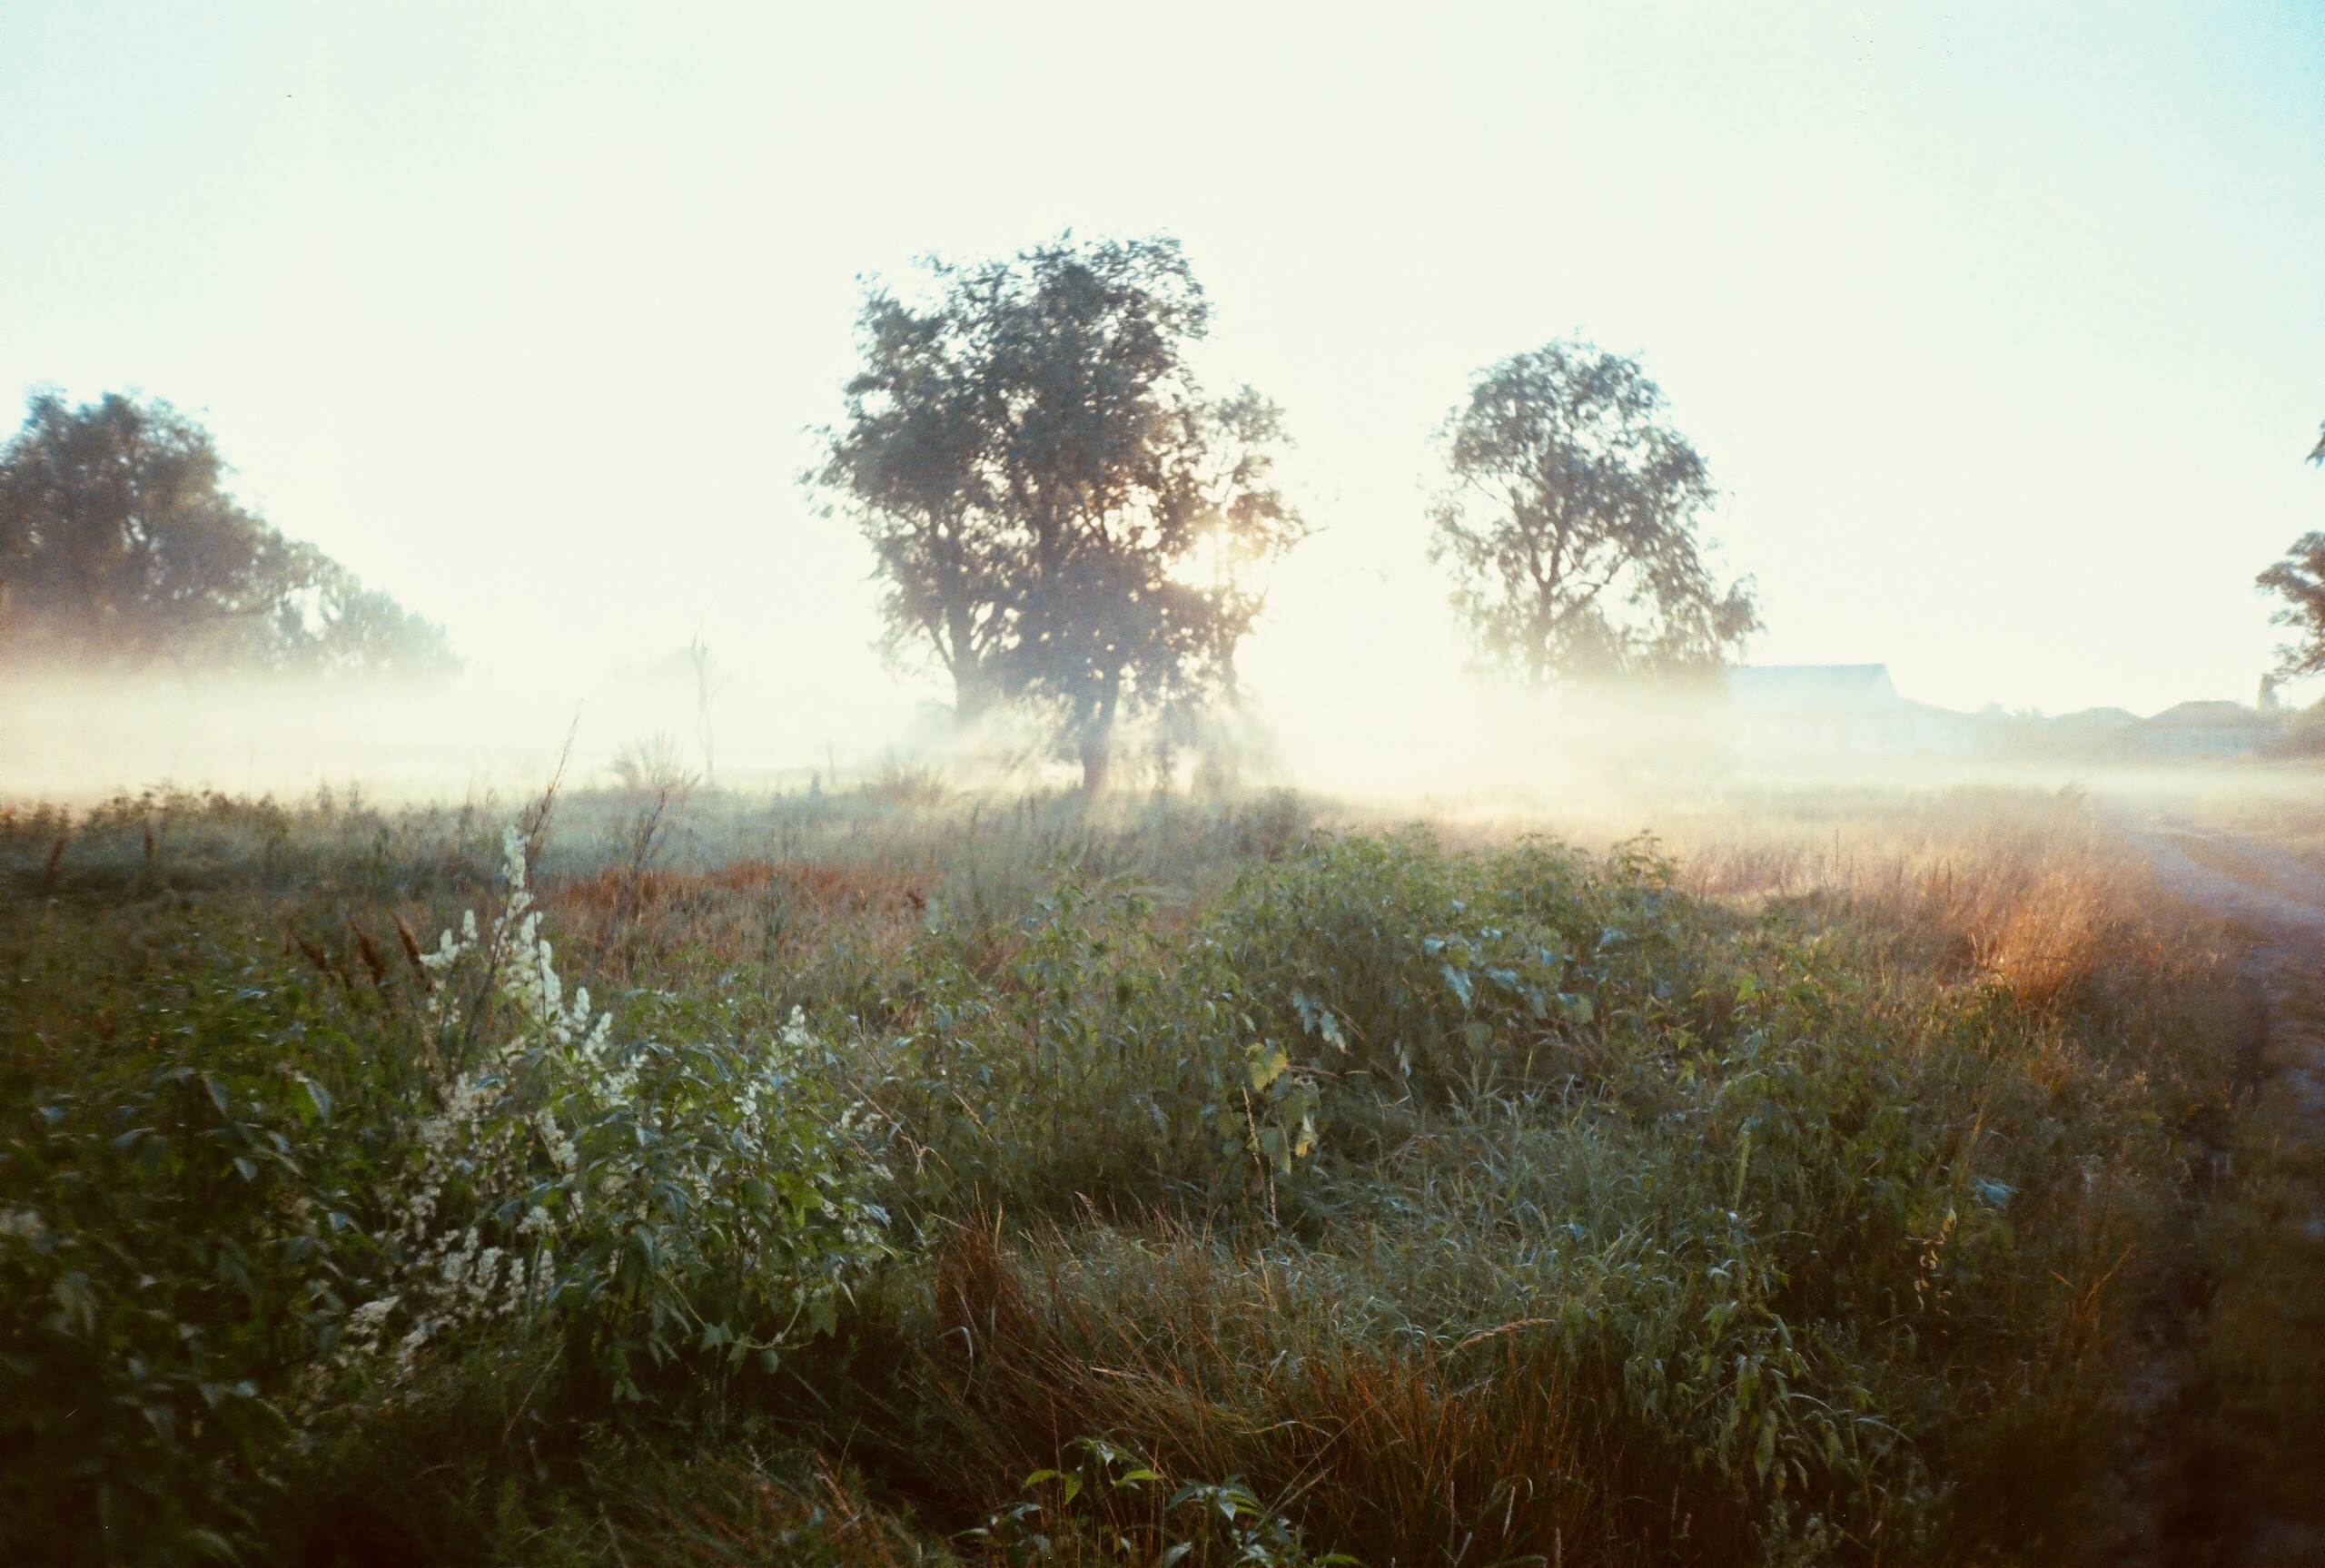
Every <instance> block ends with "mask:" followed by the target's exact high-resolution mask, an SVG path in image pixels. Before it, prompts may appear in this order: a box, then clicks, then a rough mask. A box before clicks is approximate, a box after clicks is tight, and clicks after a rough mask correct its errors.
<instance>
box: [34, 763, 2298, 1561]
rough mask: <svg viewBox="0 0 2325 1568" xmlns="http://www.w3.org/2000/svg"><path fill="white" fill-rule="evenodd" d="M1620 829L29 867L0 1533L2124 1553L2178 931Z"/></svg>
mask: <svg viewBox="0 0 2325 1568" xmlns="http://www.w3.org/2000/svg"><path fill="white" fill-rule="evenodd" d="M1627 812H1628V808H1625V810H1624V811H1619V812H1615V813H1612V814H1608V815H1606V816H1603V817H1598V818H1593V817H1590V816H1587V815H1578V816H1574V817H1571V818H1569V819H1568V820H1567V821H1565V822H1563V823H1550V824H1546V823H1541V822H1530V823H1529V822H1519V821H1515V820H1507V821H1505V820H1484V819H1480V818H1476V817H1469V818H1451V817H1449V818H1445V819H1442V820H1440V821H1438V822H1437V823H1436V824H1435V825H1410V824H1406V823H1399V822H1396V821H1393V820H1391V821H1373V820H1370V818H1369V817H1368V816H1367V815H1366V814H1363V813H1361V812H1359V811H1357V810H1355V809H1353V808H1345V807H1336V806H1332V805H1330V804H1327V803H1319V802H1314V801H1310V800H1305V799H1301V798H1299V797H1294V796H1291V795H1289V794H1274V795H1256V796H1252V797H1249V798H1243V799H1240V800H1232V801H1225V802H1216V803H1210V804H1194V803H1186V802H1178V801H1168V800H1158V801H1154V802H1152V803H1144V802H1142V803H1138V804H1127V803H1114V804H1106V803H1098V804H1090V803H1088V802H1085V801H1083V800H1080V799H1075V798H1056V797H1036V798H1027V799H1018V800H994V799H984V798H976V797H967V796H947V795H946V794H945V792H944V791H943V790H942V789H941V788H939V787H935V786H934V785H933V784H931V783H930V781H927V780H925V779H920V778H916V777H902V776H901V775H900V776H899V777H897V778H891V779H887V780H885V781H876V785H875V786H874V787H868V788H866V790H865V791H863V792H862V793H860V794H836V793H835V794H830V795H827V796H825V797H823V798H819V799H813V800H810V799H805V798H801V797H797V796H792V797H765V796H757V797H754V796H747V795H739V794H722V793H705V794H697V795H696V796H694V797H693V798H691V799H690V800H680V801H678V803H676V804H675V806H674V804H673V803H672V801H671V800H670V799H669V798H668V795H667V794H665V795H664V796H662V797H661V798H656V797H655V796H654V795H653V794H652V793H651V792H650V791H643V790H640V789H638V788H636V787H633V788H631V789H629V790H628V791H627V792H624V791H608V792H605V793H602V794H579V795H569V796H568V797H567V798H564V799H561V800H558V801H556V802H554V804H553V805H552V804H551V803H549V802H548V801H543V802H539V803H534V804H532V805H531V806H529V807H526V806H525V805H524V804H523V803H504V804H495V803H491V802H482V803H475V804H470V805H467V806H462V807H460V808H457V809H451V808H441V809H426V810H395V811H387V810H380V809H375V808H372V807H370V806H367V805H365V804H363V803H361V801H360V800H356V799H352V798H342V799H334V798H332V797H331V796H329V795H328V794H326V795H322V796H319V797H318V798H316V799H315V800H313V801H311V802H307V803H302V804H297V805H290V806H286V805H282V804H275V803H272V802H267V801H249V800H236V799H227V798H221V797H214V796H211V797H193V796H189V795H182V794H148V795H143V796H139V797H126V796H124V797H122V798H120V799H117V800H115V801H114V802H113V803H111V804H107V805H104V806H103V807H100V808H97V809H94V810H91V811H86V812H81V813H73V814H68V813H65V812H63V811H61V810H56V809H51V808H20V809H17V810H15V811H14V812H12V813H10V814H7V815H6V816H5V819H0V878H5V895H0V896H5V901H6V902H5V911H6V914H5V921H0V975H5V981H6V983H5V991H0V1038H5V1057H4V1058H0V1542H5V1543H7V1544H8V1546H9V1548H10V1551H11V1555H12V1556H15V1557H17V1558H19V1559H27V1560H28V1559H30V1558H34V1557H37V1558H40V1559H43V1560H52V1561H59V1562H90V1563H97V1562H163V1561H173V1560H200V1559H204V1558H214V1559H220V1560H239V1561H245V1562H253V1563H259V1562H279V1563H375V1562H376V1563H409V1562H416V1561H429V1562H444V1563H504V1562H505V1563H625V1564H644V1563H756V1562H765V1563H795V1562H825V1563H848V1564H876V1563H877V1564H885V1563H950V1562H960V1563H1033V1562H1044V1563H1147V1562H1170V1563H1186V1564H1189V1565H1190V1568H1196V1565H1201V1564H1223V1563H1279V1564H1292V1563H1313V1562H1321V1561H1325V1560H1328V1559H1329V1558H1331V1556H1332V1555H1333V1554H1342V1555H1344V1556H1345V1557H1347V1558H1351V1559H1354V1560H1356V1561H1359V1562H1362V1563H1375V1564H1387V1563H1405V1564H1417V1563H1480V1564H1482V1563H1509V1562H1517V1561H1532V1562H1538V1563H1557V1564H1564V1563H1653V1562H1768V1563H1820V1562H1835V1563H1961V1562H1969V1561H1995V1562H2046V1561H2059V1560H2062V1558H2069V1557H2076V1556H2087V1555H2091V1554H2094V1553H2101V1552H2104V1551H2106V1550H2110V1549H2112V1543H2113V1538H2114V1535H2113V1533H2115V1532H2117V1531H2119V1530H2120V1528H2121V1527H2122V1526H2121V1510H2122V1498H2121V1496H2120V1495H2119V1494H2120V1492H2121V1490H2122V1474H2123V1465H2124V1458H2123V1454H2122V1448H2123V1445H2124V1444H2125V1443H2126V1442H2127V1441H2129V1440H2130V1439H2129V1438H2127V1437H2126V1435H2125V1425H2124V1421H2123V1414H2122V1413H2123V1410H2124V1407H2125V1405H2124V1399H2125V1395H2124V1390H2125V1388H2126V1387H2127V1386H2129V1385H2131V1384H2132V1383H2134V1382H2135V1381H2136V1379H2137V1376H2138V1375H2139V1372H2140V1369H2141V1367H2142V1364H2143V1359H2144V1358H2147V1357H2151V1356H2153V1355H2154V1354H2155V1346H2156V1343H2157V1338H2158V1333H2159V1330H2158V1328H2157V1325H2158V1324H2159V1322H2160V1321H2162V1319H2164V1318H2167V1317H2171V1316H2172V1314H2174V1313H2176V1312H2179V1311H2181V1307H2179V1306H2177V1305H2175V1304H2178V1303H2183V1302H2184V1301H2186V1300H2188V1299H2189V1298H2190V1297H2189V1292H2190V1290H2191V1285H2190V1281H2191V1279H2197V1278H2199V1277H2201V1274H2202V1272H2203V1270H2204V1269H2205V1267H2207V1263H2206V1252H2205V1249H2206V1248H2207V1247H2212V1248H2214V1249H2215V1251H2217V1249H2218V1248H2219V1247H2224V1246H2228V1245H2230V1243H2229V1242H2227V1241H2223V1240H2222V1239H2221V1237H2222V1235H2223V1234H2225V1233H2224V1232H2223V1230H2222V1229H2221V1227H2222V1226H2224V1225H2227V1224H2228V1223H2229V1222H2228V1220H2226V1219H2221V1218H2215V1219H2214V1220H2213V1221H2211V1222H2208V1223H2211V1227H2212V1228H2211V1229H2209V1230H2208V1229H2206V1228H2205V1226H2204V1225H2201V1224H2198V1223H2195V1222H2194V1219H2193V1218H2191V1217H2196V1216H2199V1215H2208V1214H2215V1212H2216V1211H2218V1212H2221V1213H2225V1212H2226V1211H2220V1210H2219V1208H2218V1206H2219V1198H2218V1192H2217V1190H2216V1189H2217V1188H2218V1187H2219V1185H2220V1178H2218V1177H2217V1175H2216V1174H2215V1173H2214V1171H2213V1165H2212V1164H2211V1163H2209V1162H2207V1161H2206V1160H2204V1159H2201V1158H2198V1156H2197V1151H2198V1150H2199V1149H2200V1148H2208V1147H2213V1146H2223V1147H2224V1146H2225V1145H2226V1144H2228V1143H2229V1142H2231V1141H2232V1139H2233V1138H2234V1137H2235V1136H2236V1129H2239V1128H2241V1127H2242V1126H2244V1125H2245V1121H2244V1118H2245V1112H2246V1107H2247V1105H2248V1103H2249V1100H2250V1098H2251V1096H2250V1085H2251V1062H2250V1060H2248V1059H2249V1055H2250V1052H2249V1050H2246V1049H2245V1042H2246V1039H2247V1036H2248V1034H2249V1031H2250V1028H2251V1001H2250V1000H2249V998H2248V997H2247V996H2246V994H2245V992H2244V990H2243V988H2242V984H2241V980H2240V978H2239V975H2238V971H2237V970H2236V968H2235V965H2234V962H2233V961H2232V955H2231V934H2230V933H2228V932H2225V931H2223V930H2222V929H2221V927H2220V926H2219V925H2218V924H2217V923H2216V922H2213V921H2211V920H2210V919H2208V918H2207V917H2205V916H2203V915H2201V913H2199V912H2195V911H2192V910H2190V909H2186V908H2183V907H2181V906H2179V905H2177V904H2175V903H2174V902H2172V899H2171V898H2170V897H2168V896H2166V894H2165V893H2164V892H2162V890H2161V889H2160V888H2158V887H2157V886H2156V885H2154V883H2152V880H2151V878H2150V876H2149V873H2147V871H2146V869H2145V867H2144V865H2143V863H2142V861H2141V860H2140V858H2139V857H2138V855H2137V854H2136V853H2133V852H2132V850H2131V849H2130V848H2128V847H2127V846H2126V845H2125V844H2124V843H2123V842H2122V840H2121V839H2120V838H2119V837H2117V835H2116V834H2115V833H2114V832H2113V831H2112V829H2111V828H2110V827H2109V826H2108V825H2107V823H2105V822H2104V821H2103V820H2102V818H2101V817H2100V816H2098V815H2097V814H2094V813H2093V812H2092V811H2091V810H2090V809H2089V808H2088V807H2087V806H2086V805H2084V804H2083V803H2082V802H2081V801H2079V800H2078V799H2076V798H2073V797H2072V796H2066V797H2051V796H2042V795H2029V794H2007V793H2003V792H1994V791H1986V792H1980V791H1967V790H1965V791H1960V792H1954V793H1952V794H1944V795H1921V796H1904V795H1899V794H1880V793H1877V792H1872V791H1867V792H1865V793H1864V794H1846V793H1843V792H1836V791H1827V792H1824V793H1821V794H1814V795H1810V794H1800V793H1796V794H1791V795H1786V796H1773V795H1772V796H1767V797H1747V796H1742V795H1734V794H1732V795H1731V796H1730V797H1729V798H1727V799H1726V800H1725V801H1724V802H1721V803H1719V804H1717V805H1714V806H1689V805H1686V804H1671V805H1669V806H1668V808H1667V809H1661V810H1658V811H1657V813H1656V815H1657V818H1658V820H1660V821H1661V822H1662V823H1663V824H1664V826H1665V836H1664V838H1663V839H1661V840H1660V841H1657V840H1650V839H1645V838H1638V837H1626V836H1625V833H1627V832H1628V829H1629V828H1630V827H1631V826H1632V825H1634V824H1632V823H1628V822H1623V821H1621V820H1620V819H1621V817H1622V816H1623V815H1624V814H1626V813H1627ZM1545 826H1555V827H1558V828H1560V829H1561V830H1562V836H1561V835H1559V834H1553V833H1548V832H1543V831H1540V830H1542V829H1543V828H1544V827H1545ZM471 912H473V918H472V919H471ZM552 943H553V944H554V945H553V946H552V945H551V944H552ZM585 984H586V987H587V991H584V990H583V989H582V987H583V986H584V985H585ZM2208 1206H2209V1207H2208ZM2208 1238H2209V1239H2208ZM2245 1332H2249V1333H2250V1334H2251V1335H2253V1336H2259V1337H2261V1338H2262V1339H2266V1338H2267V1337H2268V1336H2270V1335H2271V1333H2272V1332H2274V1330H2273V1329H2271V1326H2269V1325H2268V1324H2261V1323H2255V1324H2253V1325H2250V1326H2248V1327H2247V1329H2246V1330H2245ZM2240 1396H2241V1397H2245V1398H2247V1400H2248V1403H2251V1402H2257V1403H2256V1404H2255V1406H2254V1407H2255V1409H2256V1410H2257V1411H2258V1414H2256V1415H2252V1416H2251V1419H2252V1420H2255V1421H2280V1422H2287V1423H2292V1424H2294V1425H2298V1421H2299V1420H2302V1419H2307V1420H2313V1415H2308V1416H2301V1415H2299V1414H2298V1413H2297V1412H2293V1413H2287V1412H2278V1413H2276V1414H2273V1415H2272V1414H2271V1413H2270V1412H2269V1411H2267V1410H2265V1409H2260V1408H2259V1406H2260V1405H2265V1403H2266V1401H2267V1399H2268V1398H2269V1397H2271V1396H2272V1395H2271V1393H2270V1391H2269V1390H2267V1389H2251V1390H2246V1391H2245V1393H2244V1394H2243V1395H2240ZM2273 1396H2276V1397H2280V1395H2273Z"/></svg>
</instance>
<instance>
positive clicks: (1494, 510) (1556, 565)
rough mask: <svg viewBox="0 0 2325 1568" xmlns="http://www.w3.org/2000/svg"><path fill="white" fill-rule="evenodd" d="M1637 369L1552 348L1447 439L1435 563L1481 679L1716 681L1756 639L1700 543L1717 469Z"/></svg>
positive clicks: (1477, 393) (1566, 345)
mask: <svg viewBox="0 0 2325 1568" xmlns="http://www.w3.org/2000/svg"><path fill="white" fill-rule="evenodd" d="M1663 406H1664V405H1663V394H1662V392H1661V390H1659V389H1657V386H1656V384H1655V383H1654V382H1653V381H1651V380H1648V379H1647V376H1646V374H1645V373H1644V372H1643V371H1642V370H1640V369H1639V367H1638V365H1637V362H1636V361H1634V360H1627V359H1624V358H1622V357H1621V356H1619V355H1616V354H1610V353H1608V352H1606V351H1605V350H1600V349H1598V348H1596V347H1593V346H1592V345H1590V344H1588V343H1581V342H1554V343H1548V344H1546V345H1544V346H1543V347H1541V348H1539V349H1536V350H1533V351H1532V352H1530V353H1524V354H1517V355H1513V356H1511V357H1510V358H1509V359H1507V360H1502V361H1501V362H1500V363H1499V364H1497V365H1494V366H1491V367H1490V368H1489V369H1487V370H1484V371H1482V372H1480V373H1479V376H1478V379H1477V380H1476V381H1475V382H1474V383H1473V384H1472V386H1471V387H1470V390H1469V402H1468V403H1467V404H1466V405H1464V406H1462V407H1460V408H1458V409H1454V410H1453V412H1452V413H1451V414H1450V415H1449V417H1448V418H1447V419H1446V422H1445V425H1444V427H1443V429H1442V430H1441V431H1440V439H1441V440H1442V441H1443V442H1444V446H1445V461H1446V468H1447V470H1448V472H1449V476H1450V478H1451V483H1450V484H1449V486H1448V487H1447V488H1445V489H1444V490H1443V491H1442V492H1440V494H1439V495H1438V497H1437V498H1436V500H1435V502H1434V504H1433V506H1432V508H1431V518H1432V521H1433V524H1434V529H1433V537H1432V539H1431V542H1430V559H1431V560H1433V561H1437V562H1440V563H1445V564H1448V565H1449V567H1451V570H1452V575H1453V581H1454V589H1453V605H1454V607H1455V609H1456V610H1457V611H1458V612H1459V615H1460V616H1461V618H1462V620H1463V621H1464V622H1465V623H1466V624H1467V626H1468V627H1469V633H1470V636H1471V638H1472V641H1473V643H1474V645H1475V648H1476V655H1477V663H1478V664H1479V666H1480V667H1482V668H1486V669H1489V670H1492V671H1495V672H1497V673H1499V674H1504V675H1508V676H1514V677H1516V678H1518V679H1519V680H1522V681H1524V682H1527V683H1528V684H1529V685H1538V686H1548V685H1564V684H1570V683H1576V682H1590V681H1596V680H1605V679H1611V678H1616V677H1621V676H1663V675H1675V674H1682V673H1686V672H1690V671H1703V670H1710V669H1717V667H1719V666H1721V665H1722V664H1723V663H1724V662H1725V661H1726V659H1727V658H1728V657H1730V656H1732V655H1734V654H1735V653H1736V652H1737V651H1738V650H1739V649H1740V647H1741V646H1742V644H1743V642H1744V639H1745V638H1746V637H1747V636H1750V635H1751V634H1752V633H1753V632H1755V631H1757V630H1758V629H1759V627H1760V617H1759V611H1758V608H1757V606H1756V605H1755V604H1754V602H1753V598H1752V595H1751V592H1750V589H1749V587H1748V586H1747V585H1746V584H1745V583H1741V582H1737V583H1730V584H1728V585H1726V587H1722V586H1721V585H1720V584H1719V583H1718V582H1717V580H1716V579H1715V577H1714V576H1713V573H1712V569H1711V567H1710V565H1709V563H1708V562H1707V560H1706V559H1705V557H1704V548H1703V546H1702V543H1701V541H1700V539H1699V537H1698V533H1697V519H1698V517H1699V515H1700V514H1701V512H1702V510H1703V508H1705V507H1706V506H1707V504H1708V503H1709V502H1710V501H1711V499H1712V497H1713V494H1714V491H1713V489H1712V485H1711V478H1710V475H1709V473H1708V472H1707V469H1706V468H1705V466H1704V460H1703V459H1702V458H1700V457H1699V456H1697V453H1696V449H1695V448H1694V447H1692V446H1690V445H1689V444H1688V442H1687V438H1686V437H1684V436H1682V435H1680V434H1679V433H1678V432H1677V430H1675V429H1672V428H1671V427H1670V426H1669V425H1668V424H1667V423H1666V422H1664V420H1663V418H1662V414H1663Z"/></svg>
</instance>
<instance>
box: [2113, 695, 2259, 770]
mask: <svg viewBox="0 0 2325 1568" xmlns="http://www.w3.org/2000/svg"><path fill="white" fill-rule="evenodd" d="M2283 729H2284V720H2283V717H2282V715H2280V714H2279V713H2271V712H2263V711H2262V710H2261V709H2259V708H2248V707H2246V706H2245V705H2243V704H2242V703H2227V702H2200V703H2182V704H2180V705H2178V706H2176V707H2168V708H2166V709H2164V710H2163V711H2162V713H2160V714H2157V715H2155V716H2154V717H2153V718H2145V719H2142V720H2140V721H2139V723H2137V724H2135V725H2132V726H2131V728H2130V730H2129V732H2128V734H2129V738H2130V740H2131V745H2132V754H2134V755H2137V756H2141V757H2147V758H2152V759H2155V760H2158V761H2162V760H2166V759H2170V758H2174V757H2243V756H2251V754H2253V753H2254V752H2257V751H2259V750H2261V748H2262V747H2263V746H2266V745H2269V744H2270V743H2271V742H2272V741H2274V740H2275V739H2276V738H2277V737H2278V735H2280V734H2281V733H2282V732H2283Z"/></svg>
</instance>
